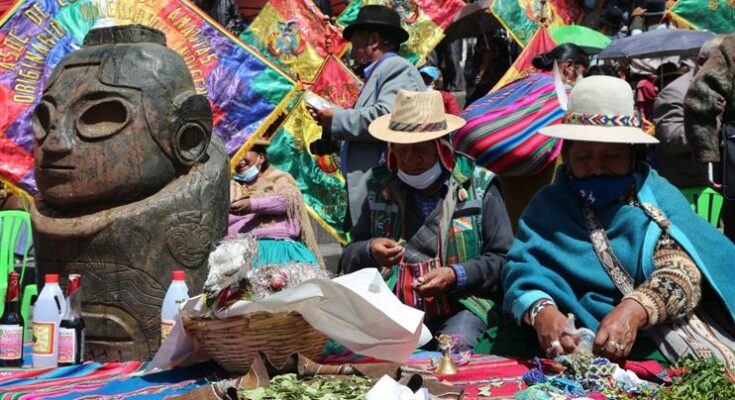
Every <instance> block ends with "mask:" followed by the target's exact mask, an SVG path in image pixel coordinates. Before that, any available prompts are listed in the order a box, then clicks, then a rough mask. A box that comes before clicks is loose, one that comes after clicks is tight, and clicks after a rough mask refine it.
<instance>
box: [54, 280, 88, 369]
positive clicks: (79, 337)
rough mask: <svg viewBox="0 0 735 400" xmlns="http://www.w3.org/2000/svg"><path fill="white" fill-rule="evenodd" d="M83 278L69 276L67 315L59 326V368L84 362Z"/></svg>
mask: <svg viewBox="0 0 735 400" xmlns="http://www.w3.org/2000/svg"><path fill="white" fill-rule="evenodd" d="M81 279H82V276H81V275H79V274H69V288H68V289H67V291H66V315H64V317H63V318H62V320H61V324H59V366H60V367H62V366H66V365H75V364H81V363H82V361H84V320H83V319H82V291H81V290H80V289H81Z"/></svg>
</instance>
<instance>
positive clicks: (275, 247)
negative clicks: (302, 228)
mask: <svg viewBox="0 0 735 400" xmlns="http://www.w3.org/2000/svg"><path fill="white" fill-rule="evenodd" d="M290 261H297V262H302V263H313V264H317V263H318V261H317V259H316V255H314V253H313V252H312V251H311V250H309V248H308V247H306V245H305V244H303V243H301V242H297V241H294V240H288V239H258V259H257V260H255V262H254V263H253V269H256V268H258V267H261V266H263V265H270V264H283V263H287V262H290Z"/></svg>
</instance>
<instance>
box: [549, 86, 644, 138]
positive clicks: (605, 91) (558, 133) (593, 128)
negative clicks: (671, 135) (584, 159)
mask: <svg viewBox="0 0 735 400" xmlns="http://www.w3.org/2000/svg"><path fill="white" fill-rule="evenodd" d="M539 133H541V134H542V135H544V136H549V137H554V138H560V139H567V140H578V141H583V142H603V143H631V144H637V143H658V140H657V139H656V138H654V137H653V136H651V135H648V134H647V133H646V132H644V131H643V129H641V119H640V117H639V116H638V115H637V113H636V112H635V102H634V101H633V92H632V91H631V89H630V85H629V84H628V82H626V81H624V80H622V79H618V78H614V77H611V76H590V77H588V78H584V79H582V80H581V81H579V82H578V83H577V84H576V85H575V86H574V88H573V89H572V92H571V94H570V95H569V108H568V109H567V113H566V115H565V116H564V121H563V122H562V124H560V125H551V126H547V127H545V128H542V129H541V130H540V131H539Z"/></svg>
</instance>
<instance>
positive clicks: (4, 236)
mask: <svg viewBox="0 0 735 400" xmlns="http://www.w3.org/2000/svg"><path fill="white" fill-rule="evenodd" d="M23 227H25V229H26V238H27V239H26V243H25V248H23V249H21V250H22V251H23V264H22V265H21V271H20V282H21V287H22V291H23V292H22V293H23V294H22V297H21V303H20V315H21V316H23V323H24V325H25V326H24V327H23V337H24V338H28V336H29V332H28V323H29V321H30V316H31V315H30V313H31V312H30V311H31V298H32V297H33V296H34V295H36V296H37V295H38V286H37V285H36V284H35V283H33V284H30V285H25V286H23V283H24V282H25V281H24V278H25V272H26V261H27V259H28V251H29V250H30V248H31V243H32V238H31V216H30V214H28V213H27V212H25V211H19V210H5V211H0V296H2V297H0V299H2V300H0V315H2V313H3V311H5V294H6V293H7V291H8V276H9V275H10V272H11V271H13V268H14V267H15V249H16V246H17V242H18V235H19V234H20V232H21V230H22V228H23Z"/></svg>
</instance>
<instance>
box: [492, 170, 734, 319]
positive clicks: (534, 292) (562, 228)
mask: <svg viewBox="0 0 735 400" xmlns="http://www.w3.org/2000/svg"><path fill="white" fill-rule="evenodd" d="M636 188H637V195H638V199H639V201H640V202H642V203H650V204H652V205H654V206H656V207H658V208H659V209H661V210H662V211H663V213H664V215H665V216H666V217H668V218H669V219H670V221H671V227H670V233H671V236H672V237H673V238H674V239H675V240H676V241H677V242H678V243H679V244H680V245H681V246H682V247H683V248H684V249H685V250H686V251H687V253H688V254H689V255H690V256H691V257H692V259H693V260H694V261H695V262H696V264H697V266H698V267H699V268H700V270H701V271H702V274H703V276H704V277H705V278H706V279H707V280H708V281H709V283H710V285H711V286H712V288H713V289H714V290H715V292H716V293H717V294H718V295H719V297H720V300H722V302H723V303H724V306H725V307H726V308H727V311H728V312H729V314H730V316H732V315H733V310H735V283H734V282H735V281H734V280H733V279H731V277H732V274H733V272H735V269H733V258H734V257H735V246H734V245H733V244H732V243H731V242H730V241H729V240H728V239H727V238H726V237H725V236H723V235H722V234H721V233H720V232H719V231H717V230H716V229H715V228H713V227H712V226H711V225H710V224H709V223H707V221H705V220H704V219H702V218H701V217H699V216H697V215H696V214H694V212H692V210H691V208H690V206H689V203H688V202H687V201H686V199H685V198H684V197H683V196H682V194H681V193H680V192H679V190H678V189H676V188H675V187H674V186H672V185H671V184H670V183H669V182H668V181H667V180H666V179H664V178H662V177H660V176H659V175H658V174H657V173H656V171H654V170H653V169H651V167H649V166H648V165H646V164H643V165H642V166H641V168H640V169H639V170H638V172H637V173H636ZM595 214H596V215H597V217H598V218H599V220H600V222H601V223H602V226H603V227H605V231H606V232H607V235H608V238H609V239H610V243H611V245H612V248H613V251H614V252H615V255H616V256H617V257H618V259H619V260H620V262H621V263H622V264H623V266H624V267H625V268H626V269H627V270H628V272H629V273H630V275H631V277H633V279H634V280H635V284H636V286H637V285H639V284H641V283H642V282H644V281H645V280H646V279H648V278H649V277H650V275H651V273H652V272H653V270H654V265H653V251H654V247H655V244H656V241H657V240H658V238H659V236H660V235H661V232H662V231H661V228H660V227H659V226H658V225H657V224H656V223H655V222H654V221H653V220H651V219H650V218H649V217H648V216H647V215H646V214H645V213H644V212H643V210H641V209H640V208H638V207H634V206H630V205H627V204H626V205H623V204H614V205H611V206H607V207H600V208H596V209H595ZM501 279H502V283H503V288H504V290H505V298H504V302H503V309H504V310H505V311H506V312H508V313H511V314H513V317H514V318H515V320H516V322H518V323H519V324H520V323H521V321H522V319H523V315H524V313H525V312H526V310H527V309H528V307H530V306H531V305H532V304H533V303H535V302H536V301H537V300H539V299H541V298H551V299H553V300H554V301H555V302H556V303H557V305H558V306H559V309H560V311H562V312H563V313H572V314H574V315H575V317H576V318H577V321H578V322H579V323H581V325H582V326H586V327H588V328H590V329H592V330H597V327H598V325H599V324H600V321H601V320H602V319H603V318H604V317H605V316H606V315H607V314H608V313H609V312H610V311H612V309H613V308H614V307H615V306H616V305H617V304H618V303H619V302H620V301H621V299H622V294H621V293H620V291H619V290H618V289H617V288H616V286H615V284H614V283H613V281H612V279H610V277H609V276H608V274H607V272H606V271H605V269H604V267H603V266H602V264H601V263H600V261H599V259H598V258H597V255H596V254H595V251H594V249H593V247H592V243H591V242H590V239H589V234H588V232H587V227H586V225H585V223H584V218H583V215H582V209H581V204H580V200H579V198H578V197H577V195H576V194H575V193H574V192H572V191H571V189H570V188H569V180H568V176H567V169H566V166H564V165H562V166H561V167H559V169H558V170H557V173H556V178H555V180H554V183H553V184H551V185H549V186H547V187H545V188H543V189H542V190H541V191H540V192H539V193H538V194H537V195H536V196H535V197H534V198H533V199H532V200H531V202H530V203H529V205H528V207H527V208H526V210H525V211H524V213H523V215H522V216H521V219H520V221H519V231H518V234H517V236H516V239H515V241H514V242H513V246H512V247H511V250H510V253H508V264H507V266H506V268H505V269H504V270H503V272H502V274H501Z"/></svg>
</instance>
